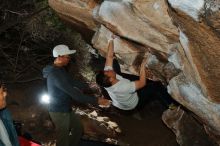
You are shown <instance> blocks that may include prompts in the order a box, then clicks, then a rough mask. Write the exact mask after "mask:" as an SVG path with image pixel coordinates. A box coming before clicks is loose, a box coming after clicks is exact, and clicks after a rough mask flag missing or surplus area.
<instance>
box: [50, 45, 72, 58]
mask: <svg viewBox="0 0 220 146" xmlns="http://www.w3.org/2000/svg"><path fill="white" fill-rule="evenodd" d="M74 53H76V50H70V49H69V47H68V46H66V45H57V46H55V47H54V48H53V57H58V56H63V55H69V54H74Z"/></svg>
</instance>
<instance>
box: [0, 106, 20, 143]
mask: <svg viewBox="0 0 220 146" xmlns="http://www.w3.org/2000/svg"><path fill="white" fill-rule="evenodd" d="M0 118H1V120H2V122H3V124H4V126H5V128H6V130H7V132H8V136H9V139H10V141H11V144H12V145H13V146H19V142H18V136H17V133H16V130H15V128H14V125H13V121H12V118H11V114H10V112H9V111H8V110H7V109H2V110H0ZM0 146H4V144H3V143H2V141H1V139H0Z"/></svg>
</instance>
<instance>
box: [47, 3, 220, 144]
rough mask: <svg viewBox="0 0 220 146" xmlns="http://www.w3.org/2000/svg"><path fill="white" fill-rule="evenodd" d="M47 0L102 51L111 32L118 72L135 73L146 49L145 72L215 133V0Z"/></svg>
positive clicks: (218, 68) (218, 65)
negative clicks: (88, 32)
mask: <svg viewBox="0 0 220 146" xmlns="http://www.w3.org/2000/svg"><path fill="white" fill-rule="evenodd" d="M49 2H50V5H51V6H52V7H53V8H54V9H55V10H56V11H57V12H58V13H59V15H60V16H61V17H62V18H66V17H67V16H68V18H69V21H73V23H75V22H83V26H85V27H87V28H90V29H91V30H95V31H96V34H95V35H94V37H93V39H92V44H93V47H94V48H96V49H97V50H98V51H99V53H100V54H101V55H102V56H105V53H106V51H107V45H108V40H109V38H110V36H111V34H112V33H114V34H116V35H117V36H118V38H116V39H115V40H114V43H115V54H116V57H117V59H118V60H119V63H120V66H121V68H122V71H123V72H126V73H130V74H135V75H138V73H139V65H140V63H141V61H142V58H143V55H144V54H145V53H147V54H148V55H147V56H148V63H147V67H148V75H147V77H148V78H150V79H153V80H160V81H162V82H163V83H164V85H167V86H168V89H169V90H168V91H169V93H170V94H171V95H172V97H173V98H174V99H175V100H176V101H178V102H179V103H180V104H182V105H183V106H184V107H186V108H187V109H189V110H190V111H192V112H193V113H194V114H195V115H197V116H198V117H199V118H200V119H201V120H200V121H201V123H202V124H204V126H205V128H206V130H207V132H209V134H210V135H212V136H215V137H218V136H219V135H220V122H219V121H220V104H219V102H220V98H219V97H220V90H219V88H220V83H219V82H218V81H219V80H220V76H219V74H220V60H219V57H220V49H218V47H219V46H220V32H219V28H220V25H219V17H220V11H219V7H220V1H219V0H209V1H208V0H193V1H191V0H148V1H145V0H114V1H107V0H106V1H102V2H96V1H94V0H93V1H91V2H92V5H91V6H90V5H89V3H88V1H84V0H77V1H68V0H59V1H58V0H49ZM57 3H59V6H58V5H57V7H56V6H55V5H56V4H57ZM83 4H84V5H83ZM58 7H60V8H58ZM61 7H62V9H61ZM66 8H69V9H71V11H67V10H65V9H66ZM64 13H65V14H64ZM82 16H84V17H82ZM79 24H81V23H79ZM216 141H218V140H216Z"/></svg>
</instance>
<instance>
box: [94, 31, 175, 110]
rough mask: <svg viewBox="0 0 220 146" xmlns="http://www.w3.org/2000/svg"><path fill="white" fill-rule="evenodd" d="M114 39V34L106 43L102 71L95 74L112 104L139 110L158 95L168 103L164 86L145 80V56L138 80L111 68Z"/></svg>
mask: <svg viewBox="0 0 220 146" xmlns="http://www.w3.org/2000/svg"><path fill="white" fill-rule="evenodd" d="M114 39H115V35H112V36H111V40H110V41H109V44H108V51H107V55H106V62H105V67H104V71H100V72H99V73H98V74H97V75H96V82H97V84H98V85H99V86H101V87H104V88H105V90H106V91H107V92H108V94H109V96H110V98H111V100H112V105H113V106H115V107H117V108H118V109H121V110H126V111H130V110H133V111H134V109H135V110H137V111H140V110H141V109H143V107H144V106H145V104H146V103H147V102H149V101H151V100H152V99H155V98H158V97H159V98H162V100H163V101H164V102H165V104H166V105H169V104H170V103H171V102H170V101H169V100H167V99H166V98H167V97H168V98H169V94H168V93H167V91H166V88H165V87H164V86H163V85H162V84H161V83H160V82H153V81H150V80H146V72H145V66H146V63H147V58H146V57H144V59H143V61H142V64H141V67H140V76H139V79H138V80H134V81H131V80H129V79H126V78H124V77H122V76H120V75H118V74H117V73H116V72H117V71H115V70H114V69H113V59H114V41H113V40H114ZM146 83H147V85H146ZM155 89H156V90H155ZM164 99H165V100H164Z"/></svg>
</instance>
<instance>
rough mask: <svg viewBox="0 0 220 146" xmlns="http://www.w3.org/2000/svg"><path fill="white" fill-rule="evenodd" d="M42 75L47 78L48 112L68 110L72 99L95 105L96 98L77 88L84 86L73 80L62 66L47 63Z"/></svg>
mask: <svg viewBox="0 0 220 146" xmlns="http://www.w3.org/2000/svg"><path fill="white" fill-rule="evenodd" d="M43 76H44V78H47V89H48V93H49V95H50V97H51V102H50V104H49V111H50V112H69V111H70V110H71V106H72V100H75V101H77V102H80V103H91V104H95V105H97V98H95V97H92V96H88V95H85V94H83V93H81V91H80V90H79V89H82V88H85V84H83V83H81V82H80V81H77V80H73V78H72V77H71V76H70V75H69V74H68V73H67V72H66V70H65V69H64V68H63V67H55V66H52V65H48V66H46V67H45V68H44V69H43Z"/></svg>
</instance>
